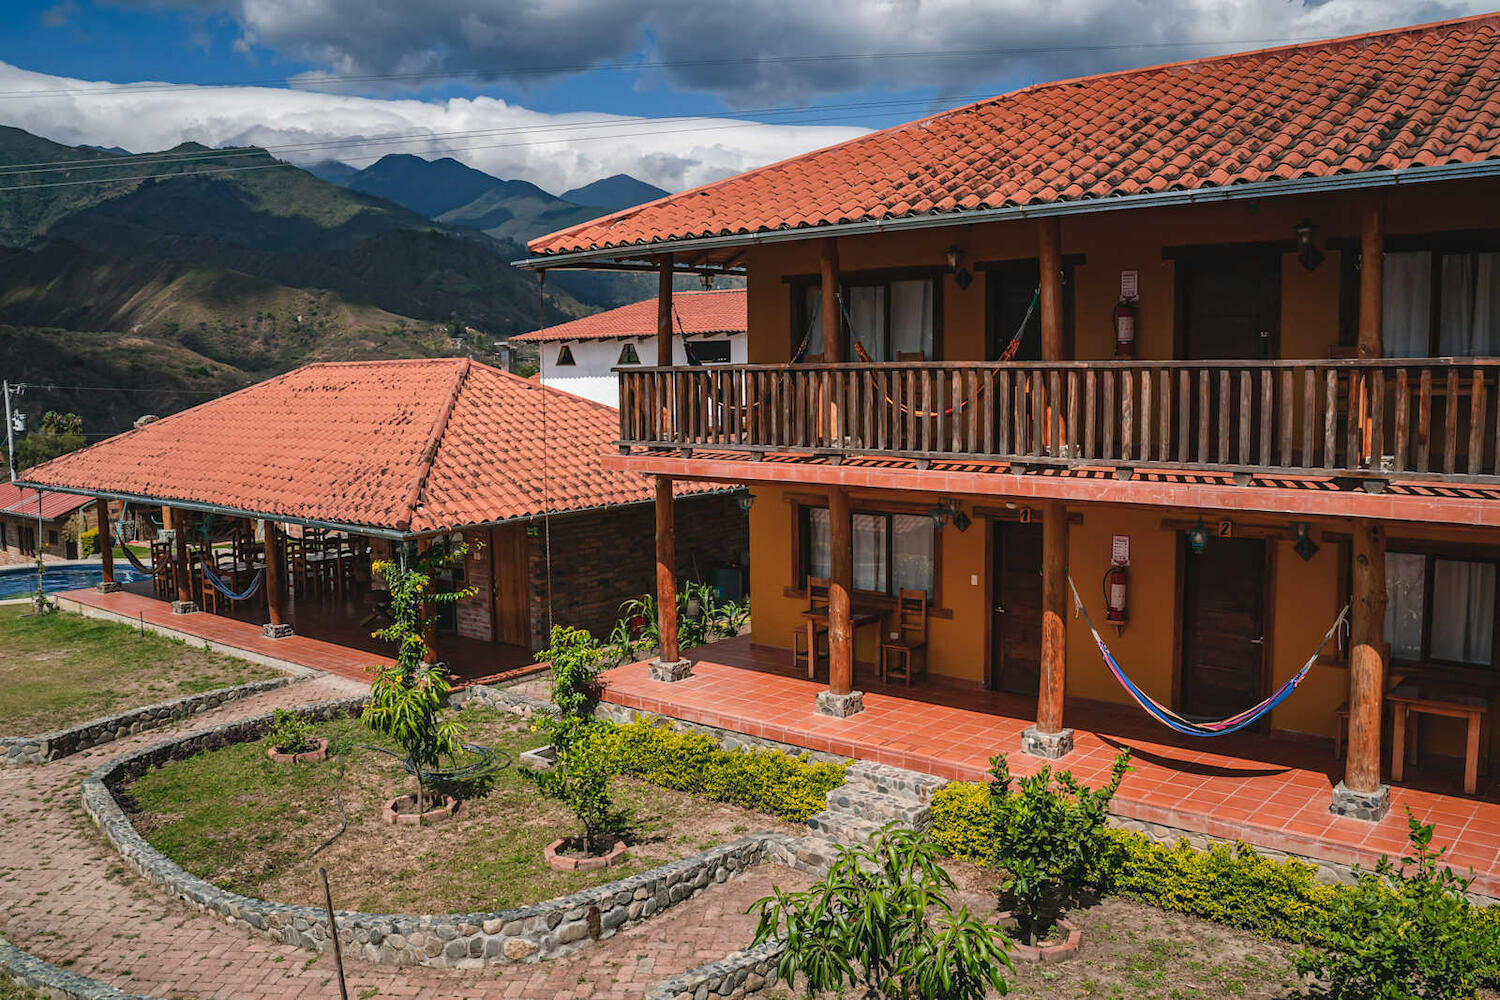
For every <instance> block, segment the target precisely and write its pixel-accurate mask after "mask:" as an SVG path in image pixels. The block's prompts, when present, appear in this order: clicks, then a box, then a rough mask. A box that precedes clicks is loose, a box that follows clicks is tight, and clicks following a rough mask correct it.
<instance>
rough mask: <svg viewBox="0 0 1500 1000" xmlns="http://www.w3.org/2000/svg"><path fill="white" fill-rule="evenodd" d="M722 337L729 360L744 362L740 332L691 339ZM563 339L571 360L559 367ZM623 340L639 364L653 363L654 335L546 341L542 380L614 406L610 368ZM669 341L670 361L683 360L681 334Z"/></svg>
mask: <svg viewBox="0 0 1500 1000" xmlns="http://www.w3.org/2000/svg"><path fill="white" fill-rule="evenodd" d="M725 340H728V341H729V361H730V363H731V364H736V365H742V364H744V363H745V359H746V357H747V355H746V346H745V335H744V334H743V333H737V334H735V335H734V336H732V337H694V338H693V343H694V344H706V343H714V342H719V343H722V342H724V341H725ZM563 343H567V345H568V347H570V348H571V349H572V351H573V361H574V362H575V364H572V365H563V366H561V367H559V366H558V364H557V356H558V354H559V353H560V352H561V351H562V346H563ZM627 343H631V344H634V345H635V352H636V354H638V355H639V356H640V359H641V364H642V365H643V366H648V367H649V366H651V365H654V364H656V338H655V337H642V338H640V339H638V340H630V341H625V340H584V341H577V340H573V341H566V342H560V341H549V342H548V343H544V344H541V345H540V347H541V358H542V384H543V385H545V386H550V387H551V388H554V389H563V390H565V391H567V392H571V393H573V394H574V395H575V396H582V397H584V398H585V399H592V400H594V401H595V402H596V403H603V404H605V405H606V406H614V407H618V406H619V405H620V384H619V379H618V377H617V376H616V375H615V373H614V368H615V367H616V365H617V363H618V362H619V359H620V349H621V348H622V347H624V346H625V344H627ZM672 345H673V349H672V355H673V357H672V363H673V364H674V365H685V364H687V363H688V361H687V353H686V351H684V349H683V346H682V338H681V337H674V338H673V340H672Z"/></svg>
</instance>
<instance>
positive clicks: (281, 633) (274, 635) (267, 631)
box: [260, 622, 292, 639]
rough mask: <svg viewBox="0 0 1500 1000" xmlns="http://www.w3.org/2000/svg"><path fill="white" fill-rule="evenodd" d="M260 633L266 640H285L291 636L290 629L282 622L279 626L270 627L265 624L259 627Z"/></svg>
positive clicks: (269, 624) (268, 623)
mask: <svg viewBox="0 0 1500 1000" xmlns="http://www.w3.org/2000/svg"><path fill="white" fill-rule="evenodd" d="M260 631H261V634H262V635H264V636H265V637H266V638H267V639H285V638H288V637H289V636H291V635H292V627H291V626H290V625H288V624H286V622H282V623H281V624H280V625H272V624H271V623H270V622H266V623H265V624H264V625H262V626H261V627H260Z"/></svg>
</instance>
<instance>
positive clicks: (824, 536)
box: [807, 507, 831, 580]
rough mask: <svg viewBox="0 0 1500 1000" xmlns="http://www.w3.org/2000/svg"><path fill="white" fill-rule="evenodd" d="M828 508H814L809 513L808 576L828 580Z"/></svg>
mask: <svg viewBox="0 0 1500 1000" xmlns="http://www.w3.org/2000/svg"><path fill="white" fill-rule="evenodd" d="M830 567H831V563H829V561H828V508H827V507H814V508H812V509H811V510H809V511H808V512H807V575H808V576H815V577H817V578H818V579H820V580H826V579H828V573H829V569H830Z"/></svg>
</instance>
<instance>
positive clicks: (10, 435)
mask: <svg viewBox="0 0 1500 1000" xmlns="http://www.w3.org/2000/svg"><path fill="white" fill-rule="evenodd" d="M0 388H3V391H4V392H5V460H6V462H8V463H9V464H10V481H11V482H15V481H16V423H15V420H14V419H12V417H11V414H10V380H9V379H5V380H3V381H0Z"/></svg>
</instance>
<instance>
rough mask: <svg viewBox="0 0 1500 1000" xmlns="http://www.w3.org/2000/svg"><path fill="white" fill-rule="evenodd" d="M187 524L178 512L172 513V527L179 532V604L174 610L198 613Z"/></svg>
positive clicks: (186, 520)
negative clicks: (189, 561)
mask: <svg viewBox="0 0 1500 1000" xmlns="http://www.w3.org/2000/svg"><path fill="white" fill-rule="evenodd" d="M187 522H188V519H187V518H186V517H184V516H179V515H178V514H177V512H176V511H173V512H172V527H173V528H174V529H175V530H176V532H177V543H176V548H177V559H176V562H177V573H176V580H177V602H176V605H174V608H173V610H176V609H177V607H181V608H182V609H183V610H184V611H196V610H198V609H197V607H196V606H194V605H193V577H192V567H191V566H190V565H189V563H188V547H187Z"/></svg>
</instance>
